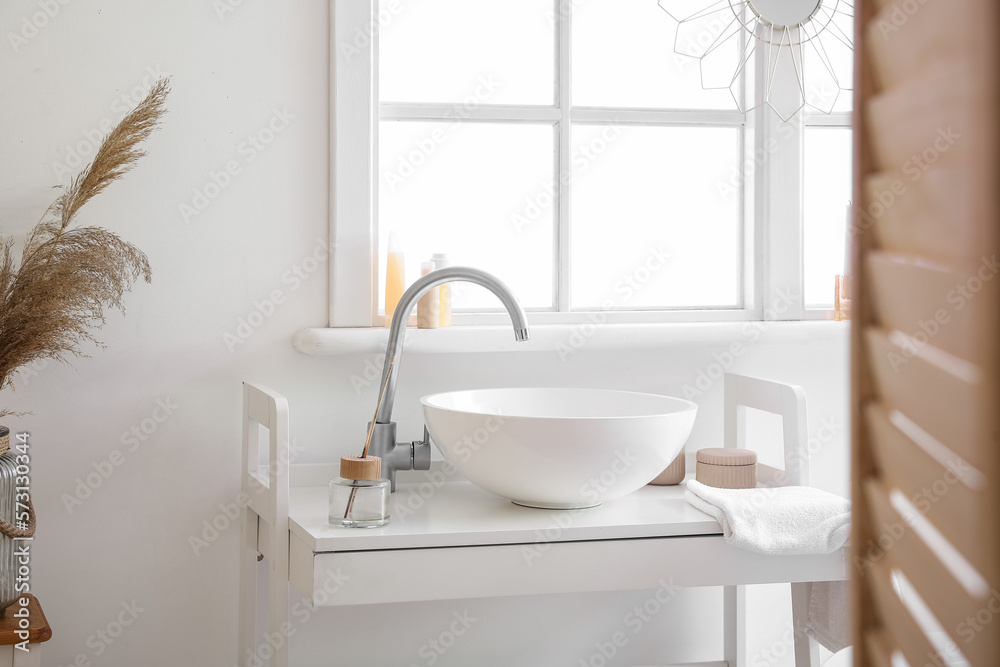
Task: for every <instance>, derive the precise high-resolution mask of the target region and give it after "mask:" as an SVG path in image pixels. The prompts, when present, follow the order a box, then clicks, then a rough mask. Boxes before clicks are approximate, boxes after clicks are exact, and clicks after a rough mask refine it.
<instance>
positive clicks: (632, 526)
mask: <svg viewBox="0 0 1000 667" xmlns="http://www.w3.org/2000/svg"><path fill="white" fill-rule="evenodd" d="M737 378H738V376H727V380H726V399H727V400H726V402H727V408H726V414H727V418H726V446H735V445H736V444H737V442H738V440H739V435H738V431H739V429H738V425H739V423H740V421H739V418H738V413H739V412H740V410H739V409H738V407H737V406H739V405H742V406H747V405H749V406H752V407H756V408H759V409H763V410H768V411H771V412H778V413H779V414H783V416H785V419H784V423H785V431H786V436H785V442H786V449H789V445H788V443H789V442H796V443H804V442H805V440H804V438H803V436H804V433H805V431H804V429H805V423H804V419H798V418H797V416H798V415H799V414H800V413H801V415H802V416H803V417H804V409H805V403H804V396H803V395H801V390H797V391H796V389H797V388H792V387H788V386H786V385H775V384H773V383H765V384H766V385H772V386H770V387H767V386H763V385H761V384H757V383H761V381H760V380H753V379H751V378H745V379H744V378H738V379H737ZM762 386H763V388H764V391H761V388H762ZM731 387H732V389H731ZM748 390H752V391H750V392H749V394H748V393H747V391H748ZM243 403H244V425H243V433H244V437H243V469H242V470H243V491H244V493H246V495H247V497H248V501H247V502H246V503H245V504H246V505H247V507H246V509H245V510H244V520H243V535H242V542H241V545H242V546H241V554H240V620H239V657H238V661H237V664H238V665H240V667H246V665H248V664H252V662H251V660H250V658H251V657H255V658H256V660H257V661H258V662H259V663H262V662H264V661H265V659H267V660H270V665H271V667H288V644H289V641H288V636H289V634H294V633H290V632H289V630H290V628H291V625H290V623H291V621H290V619H289V610H288V584H289V582H290V583H292V584H293V585H294V586H295V588H296V589H297V590H298V591H299V592H300V593H301V594H302V595H303V596H304V597H305V598H306V600H308V602H309V603H310V604H312V605H314V606H318V607H319V606H341V605H358V604H373V603H394V602H414V601H422V600H450V599H462V598H480V597H493V596H510V595H534V594H550V593H569V592H596V591H628V590H643V589H645V590H650V591H658V590H660V589H670V588H673V587H697V586H725V587H726V590H725V596H724V599H725V611H724V619H725V633H724V635H725V646H724V651H723V660H721V661H716V662H708V663H702V664H703V665H704V667H722V666H723V665H728V667H746V665H747V662H746V661H747V657H746V634H745V611H744V606H745V605H744V587H745V586H746V585H750V584H764V583H791V584H793V586H792V604H793V618H794V624H795V626H796V627H795V656H796V665H797V667H818V665H819V660H818V649H817V647H816V646H815V644H814V642H813V641H812V640H811V639H809V638H808V637H806V636H805V633H804V631H803V630H804V622H805V610H806V608H807V605H808V594H809V590H808V586H809V582H814V581H833V580H842V579H845V578H846V566H845V556H844V552H843V551H841V552H837V553H834V554H830V555H823V556H765V555H761V554H756V553H752V552H748V551H745V550H742V549H739V548H736V547H732V546H730V545H729V544H727V543H726V542H725V540H724V539H723V537H722V534H721V533H722V530H721V527H720V526H719V524H718V522H716V521H715V520H714V519H713V518H711V517H710V516H708V515H707V514H704V513H702V512H700V511H698V510H696V509H694V508H693V507H692V506H691V505H689V504H688V503H686V502H685V501H684V498H683V491H684V488H683V486H668V487H653V486H647V487H644V488H642V489H640V490H639V491H637V492H635V493H633V494H631V495H629V496H626V497H624V498H620V499H618V500H615V501H610V502H607V503H605V504H604V505H603V506H601V507H597V508H592V509H587V510H569V511H550V510H536V509H530V508H526V507H519V506H517V505H514V504H512V503H511V502H509V501H507V500H505V499H503V498H499V497H497V496H495V495H493V494H490V493H488V492H486V491H483V490H481V489H479V488H478V487H475V486H473V485H472V484H471V483H469V482H466V481H449V480H448V479H447V477H446V475H445V474H444V473H443V472H442V471H441V470H431V471H428V472H421V473H410V474H409V478H410V479H411V480H412V479H414V478H415V477H416V479H418V480H422V481H409V482H408V481H404V479H405V478H404V477H402V476H401V478H400V483H399V484H398V485H397V491H396V492H395V493H394V494H393V495H392V508H391V515H392V519H391V521H390V523H389V525H387V526H385V527H383V528H376V529H367V530H360V529H343V528H334V527H332V526H330V525H329V524H328V522H327V513H328V507H327V492H328V491H327V486H326V482H327V481H328V480H329V479H330V477H331V476H336V474H337V472H336V468H335V466H318V471H312V473H311V474H310V473H309V472H304V473H303V474H302V475H296V476H297V477H302V478H303V480H301V481H303V482H304V483H305V485H304V486H290V485H289V466H288V405H287V402H286V401H285V399H284V398H283V397H281V396H280V395H278V394H276V393H275V392H273V391H271V390H269V389H266V388H264V387H260V386H255V385H251V384H248V383H244V385H243ZM730 407H732V417H733V418H732V420H730V418H729V414H730ZM789 414H791V415H792V416H791V418H790V417H789ZM730 421H732V423H730ZM258 424H260V425H261V426H263V427H264V428H266V429H267V431H268V449H269V454H270V456H269V459H268V464H267V465H266V466H259V465H258V461H259V459H258V454H259V446H260V444H259V439H260V437H259V431H260V427H259V426H258ZM789 429H791V430H789ZM788 460H793V461H795V462H796V463H802V464H805V461H804V459H803V458H791V459H788ZM759 474H760V477H761V480H762V482H763V483H769V482H771V481H775V477H774V476H775V475H778V477H777V481H784V482H785V483H799V482H800V481H801V482H802V483H808V471H807V470H806V465H801V466H799V467H798V468H797V469H795V468H793V469H790V470H788V471H787V473H784V474H782V473H781V471H777V470H776V469H774V468H768V467H767V466H763V465H761V466H760V472H759ZM310 476H311V477H312V479H311V480H310V479H308V478H309V477H310ZM260 555H262V556H263V558H264V559H266V560H267V562H268V575H269V576H268V586H267V593H266V595H267V601H268V603H267V610H268V620H267V628H268V631H267V634H268V635H269V636H271V637H272V641H270V642H268V641H266V640H265V639H264V638H262V637H258V636H256V633H255V631H254V630H255V620H256V619H255V610H256V609H257V605H256V601H257V596H258V591H257V580H256V571H257V570H256V565H257V559H258V558H259V556H260ZM612 565H613V566H612ZM274 633H278V635H277V636H283V637H284V641H279V642H275V641H273V638H274V637H275V636H276V635H274Z"/></svg>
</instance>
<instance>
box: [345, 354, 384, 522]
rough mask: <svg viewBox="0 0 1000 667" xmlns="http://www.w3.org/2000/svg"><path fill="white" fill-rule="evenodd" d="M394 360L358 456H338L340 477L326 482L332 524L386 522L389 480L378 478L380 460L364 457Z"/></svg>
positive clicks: (380, 472)
mask: <svg viewBox="0 0 1000 667" xmlns="http://www.w3.org/2000/svg"><path fill="white" fill-rule="evenodd" d="M395 363H396V358H395V357H393V358H392V359H391V360H390V361H389V369H388V370H387V371H386V374H385V381H384V382H383V383H382V388H381V390H379V394H378V402H377V403H376V405H375V414H374V415H373V416H372V420H371V423H370V424H369V425H368V437H367V438H365V447H364V449H363V450H362V452H361V456H344V457H341V459H340V478H339V479H335V480H332V481H331V482H330V506H329V517H330V525H332V526H340V527H342V528H377V527H379V526H384V525H386V524H387V523H389V491H390V488H389V480H388V479H387V478H385V477H382V459H380V458H379V457H377V456H368V448H369V447H370V446H371V444H372V435H373V434H374V433H375V420H376V419H377V418H378V411H379V408H381V407H382V398H383V397H384V396H385V390H386V387H388V386H389V378H390V377H392V367H393V365H394V364H395Z"/></svg>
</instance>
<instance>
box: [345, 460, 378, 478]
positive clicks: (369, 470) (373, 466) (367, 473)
mask: <svg viewBox="0 0 1000 667" xmlns="http://www.w3.org/2000/svg"><path fill="white" fill-rule="evenodd" d="M340 476H341V477H343V478H344V479H354V480H358V479H378V478H380V477H381V476H382V459H380V458H379V457H377V456H342V457H341V458H340Z"/></svg>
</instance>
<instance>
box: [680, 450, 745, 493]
mask: <svg viewBox="0 0 1000 667" xmlns="http://www.w3.org/2000/svg"><path fill="white" fill-rule="evenodd" d="M695 479H697V480H698V481H699V482H701V483H702V484H704V485H705V486H714V487H716V488H719V489H752V488H754V487H755V486H757V452H754V451H751V450H749V449H732V448H729V447H727V448H721V447H720V448H716V449H699V450H698V454H697V469H696V471H695Z"/></svg>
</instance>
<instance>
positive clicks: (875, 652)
mask: <svg viewBox="0 0 1000 667" xmlns="http://www.w3.org/2000/svg"><path fill="white" fill-rule="evenodd" d="M865 648H866V649H867V650H868V657H869V658H871V661H872V664H873V665H875V667H892V653H893V651H895V650H896V647H895V646H894V645H893V644H892V642H891V641H890V640H889V638H888V637H887V636H886V634H885V633H884V632H880V631H875V630H873V631H871V632H869V633H867V634H866V635H865Z"/></svg>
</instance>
